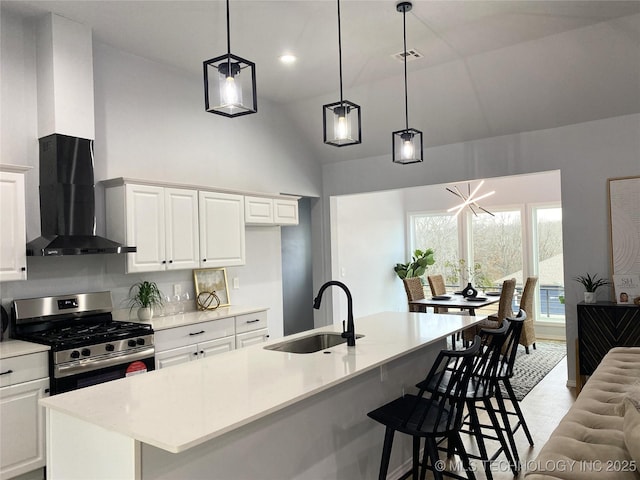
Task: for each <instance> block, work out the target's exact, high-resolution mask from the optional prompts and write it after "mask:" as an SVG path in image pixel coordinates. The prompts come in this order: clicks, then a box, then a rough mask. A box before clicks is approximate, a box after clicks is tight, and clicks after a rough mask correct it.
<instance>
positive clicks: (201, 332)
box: [189, 330, 204, 337]
mask: <svg viewBox="0 0 640 480" xmlns="http://www.w3.org/2000/svg"><path fill="white" fill-rule="evenodd" d="M203 333H204V330H200V331H199V332H195V333H190V334H189V335H190V336H192V337H193V336H194V335H202V334H203Z"/></svg>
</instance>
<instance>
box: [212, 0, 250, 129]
mask: <svg viewBox="0 0 640 480" xmlns="http://www.w3.org/2000/svg"><path fill="white" fill-rule="evenodd" d="M202 66H203V69H204V103H205V109H206V111H207V112H210V113H215V114H218V115H223V116H225V117H239V116H240V115H248V114H250V113H256V112H257V111H258V105H257V97H256V68H255V67H256V65H255V63H253V62H250V61H249V60H245V59H244V58H240V57H238V56H237V55H233V54H232V53H231V33H230V29H229V0H227V54H226V55H221V56H219V57H216V58H212V59H210V60H206V61H204V62H203V65H202Z"/></svg>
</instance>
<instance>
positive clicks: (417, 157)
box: [391, 128, 422, 165]
mask: <svg viewBox="0 0 640 480" xmlns="http://www.w3.org/2000/svg"><path fill="white" fill-rule="evenodd" d="M391 141H392V144H393V162H394V163H401V164H403V165H406V164H409V163H418V162H421V161H422V132H421V131H419V130H416V129H415V128H409V129H405V130H399V131H397V132H393V136H392V139H391Z"/></svg>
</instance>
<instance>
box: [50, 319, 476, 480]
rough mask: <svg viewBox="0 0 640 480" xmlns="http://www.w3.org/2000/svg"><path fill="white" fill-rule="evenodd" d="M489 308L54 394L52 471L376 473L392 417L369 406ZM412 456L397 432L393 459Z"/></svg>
mask: <svg viewBox="0 0 640 480" xmlns="http://www.w3.org/2000/svg"><path fill="white" fill-rule="evenodd" d="M483 318H484V317H481V316H478V317H471V316H463V315H449V314H447V315H435V314H426V313H401V312H384V313H378V314H375V315H370V316H367V317H362V318H358V319H356V320H355V329H356V333H357V334H358V335H364V337H362V338H359V339H358V340H357V342H356V346H355V347H347V346H346V344H342V345H338V346H336V347H332V348H330V349H328V350H323V351H320V352H316V353H310V354H293V353H284V352H279V351H271V350H265V349H264V348H263V346H262V345H256V346H254V347H249V348H246V349H242V350H235V351H232V352H228V353H225V354H222V355H219V356H214V357H211V358H206V359H204V360H202V361H199V362H190V363H187V364H184V365H178V366H175V367H172V368H167V369H162V370H157V371H153V372H149V373H146V374H144V375H138V376H133V377H129V378H125V379H121V380H116V381H112V382H108V383H104V384H100V385H95V386H92V387H87V388H84V389H80V390H76V391H73V392H69V393H65V394H61V395H56V396H53V397H50V398H47V399H43V400H42V401H41V403H42V404H43V405H44V406H45V407H46V408H47V477H48V478H49V479H60V480H71V479H82V480H86V479H93V480H97V479H110V480H116V479H117V480H120V479H123V480H124V479H128V480H134V479H138V480H150V479H180V480H189V479H209V480H211V479H225V480H227V479H228V480H232V479H234V480H235V479H238V480H240V479H242V480H253V479H274V480H275V479H278V480H283V479H306V480H315V479H339V478H344V479H349V480H353V479H370V478H375V477H376V476H377V470H378V466H379V462H380V454H381V449H382V439H383V428H382V427H381V426H380V425H378V424H377V423H376V422H374V421H372V420H370V419H369V418H368V417H367V415H366V414H367V412H369V411H370V410H373V409H374V408H376V407H378V406H380V405H382V404H383V403H385V402H387V401H389V400H391V399H393V398H395V397H397V396H399V395H401V394H402V392H403V389H404V390H407V391H413V390H415V387H414V385H415V383H416V382H418V381H419V380H421V379H423V378H424V376H425V375H426V373H427V371H428V369H429V367H430V366H431V364H432V362H433V359H434V358H435V356H436V355H437V353H438V352H439V351H440V350H441V349H442V348H444V346H445V339H446V338H447V337H448V336H449V335H451V334H452V333H453V332H456V331H459V330H461V329H464V328H466V327H468V326H470V325H473V324H475V323H477V322H478V321H480V320H481V319H483ZM338 329H339V327H337V326H336V327H325V328H321V329H317V330H312V331H308V332H303V333H300V334H297V335H292V336H290V337H286V339H291V338H296V337H303V336H306V335H309V334H310V333H312V332H318V331H338ZM280 341H282V339H279V340H278V341H273V342H270V343H279V342H280ZM267 345H268V344H267ZM410 457H411V446H410V442H402V441H401V438H398V439H397V441H396V445H395V447H394V452H393V456H392V460H391V461H392V463H391V471H393V469H394V468H398V467H400V466H401V464H403V463H404V462H406V461H407V460H409V459H410Z"/></svg>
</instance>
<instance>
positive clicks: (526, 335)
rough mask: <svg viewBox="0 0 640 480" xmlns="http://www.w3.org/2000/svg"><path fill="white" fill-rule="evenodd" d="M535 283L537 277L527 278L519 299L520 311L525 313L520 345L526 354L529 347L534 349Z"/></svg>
mask: <svg viewBox="0 0 640 480" xmlns="http://www.w3.org/2000/svg"><path fill="white" fill-rule="evenodd" d="M537 283H538V277H527V281H526V282H525V284H524V289H523V290H522V296H521V297H520V310H524V311H525V312H527V319H526V320H525V321H524V324H523V325H522V334H521V335H520V345H522V346H523V347H524V351H525V352H526V353H527V354H528V353H529V345H533V349H534V350H535V349H536V330H535V328H534V326H533V296H534V294H535V290H536V284H537Z"/></svg>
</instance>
